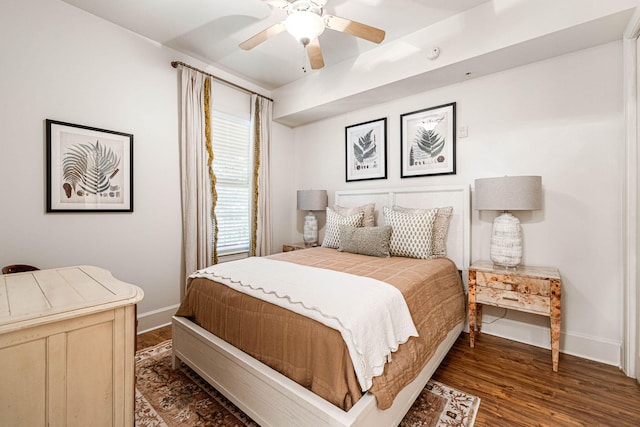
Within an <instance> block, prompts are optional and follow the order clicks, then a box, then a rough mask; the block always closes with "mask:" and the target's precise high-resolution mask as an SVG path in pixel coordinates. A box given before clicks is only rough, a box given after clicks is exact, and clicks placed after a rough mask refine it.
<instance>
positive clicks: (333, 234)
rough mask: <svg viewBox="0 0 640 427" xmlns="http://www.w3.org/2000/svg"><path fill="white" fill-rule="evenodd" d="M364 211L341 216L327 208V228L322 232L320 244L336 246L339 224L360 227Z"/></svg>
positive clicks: (338, 243) (328, 246) (338, 236)
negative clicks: (322, 237) (322, 236)
mask: <svg viewBox="0 0 640 427" xmlns="http://www.w3.org/2000/svg"><path fill="white" fill-rule="evenodd" d="M363 216H364V212H356V213H355V214H353V215H348V216H342V215H340V214H339V213H336V212H335V211H334V210H333V209H331V208H327V228H326V229H325V232H324V239H323V240H322V246H323V247H325V248H337V247H338V246H340V225H350V226H351V227H362V217H363Z"/></svg>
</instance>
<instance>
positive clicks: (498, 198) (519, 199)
mask: <svg viewBox="0 0 640 427" xmlns="http://www.w3.org/2000/svg"><path fill="white" fill-rule="evenodd" d="M473 207H474V209H476V210H487V211H532V210H538V209H542V177H540V176H503V177H498V178H482V179H476V182H475V191H474V202H473Z"/></svg>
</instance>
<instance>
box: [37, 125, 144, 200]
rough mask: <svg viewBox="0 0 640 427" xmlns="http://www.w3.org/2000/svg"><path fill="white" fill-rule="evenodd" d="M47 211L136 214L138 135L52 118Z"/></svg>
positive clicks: (48, 159)
mask: <svg viewBox="0 0 640 427" xmlns="http://www.w3.org/2000/svg"><path fill="white" fill-rule="evenodd" d="M46 132H47V212H133V135H132V134H129V133H123V132H116V131H112V130H106V129H98V128H94V127H89V126H82V125H76V124H71V123H65V122H59V121H55V120H46Z"/></svg>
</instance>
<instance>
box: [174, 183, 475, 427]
mask: <svg viewBox="0 0 640 427" xmlns="http://www.w3.org/2000/svg"><path fill="white" fill-rule="evenodd" d="M334 202H335V204H337V205H341V206H347V207H348V206H361V205H364V204H367V203H375V206H376V212H375V214H376V217H377V222H378V224H381V223H382V222H383V220H382V211H383V209H384V207H391V206H396V205H399V206H404V207H411V208H421V209H427V208H434V207H441V206H452V207H453V214H452V216H451V218H450V223H449V231H448V233H447V237H446V247H447V258H446V259H439V260H434V261H426V262H428V263H431V264H430V265H432V266H434V268H435V269H436V270H438V269H439V270H443V271H445V272H446V274H448V275H449V277H451V279H442V280H447V281H454V278H453V276H452V275H451V270H452V269H453V271H455V276H456V277H455V279H457V280H458V282H459V281H460V276H459V274H460V273H461V272H462V273H463V274H462V277H466V274H464V273H465V272H466V269H467V268H468V265H469V222H470V221H469V192H468V187H463V186H452V187H424V188H406V189H397V190H393V189H392V190H389V189H383V190H358V191H339V192H336V194H335V201H334ZM335 252H336V251H335V250H333V249H327V248H313V249H307V250H303V251H296V252H292V253H288V254H278V255H275V256H273V258H275V259H276V260H283V261H287V262H293V263H301V264H307V265H311V266H318V265H325V266H324V267H323V268H330V267H327V266H326V265H327V262H329V263H330V264H335V265H340V267H339V268H336V270H341V271H345V269H346V270H347V271H349V272H356V270H357V269H358V266H359V265H360V266H361V269H363V270H365V271H373V270H375V269H376V268H378V267H373V266H374V264H370V266H371V267H370V266H369V265H367V262H368V258H372V257H365V256H363V255H354V254H346V253H335ZM358 257H364V258H358ZM376 262H377V261H376ZM384 262H386V263H388V264H389V265H391V264H398V263H400V264H398V265H401V268H400V270H401V271H406V272H405V275H411V274H410V273H409V272H410V271H412V269H414V268H423V267H413V264H411V263H412V262H413V261H411V260H409V259H402V258H400V257H392V258H390V259H389V258H388V259H387V261H384ZM384 262H383V264H384ZM375 265H378V264H375ZM389 265H383V266H381V267H379V269H380V271H382V272H386V273H385V274H387V276H389V277H392V278H391V279H389V277H387V278H384V277H383V280H384V281H387V282H389V283H391V282H393V280H395V281H396V282H399V283H404V282H403V279H402V278H401V279H398V278H397V277H396V278H395V279H393V277H395V276H397V274H396V273H390V274H389V273H388V271H389V268H390V267H389ZM344 266H346V267H344ZM402 266H404V267H402ZM430 268H431V267H430ZM372 274H373V273H372ZM416 274H418V273H416ZM383 276H384V274H383ZM387 279H389V280H387ZM195 280H203V281H206V279H194V281H195ZM434 280H436V279H434ZM193 283H194V282H193V281H192V286H193ZM202 286H205V285H199V287H197V288H194V289H199V288H202ZM206 286H218V285H211V284H209V285H206ZM219 286H220V287H223V286H222V285H219ZM394 286H395V284H394ZM194 292H195V291H194ZM219 292H220V291H219ZM224 292H228V291H224ZM233 292H235V291H233ZM202 295H204V294H202ZM220 295H221V294H220ZM403 295H405V293H404V291H403ZM405 297H406V295H405ZM193 298H195V299H193ZM193 298H192V301H200V300H201V299H202V298H203V297H202V296H198V297H197V298H196V297H193ZM224 298H227V297H224ZM224 298H221V297H220V296H217V297H215V298H213V299H224ZM446 298H449V299H451V300H452V301H453V300H454V298H453V297H452V296H451V295H449V296H448V297H446ZM227 299H228V298H227ZM407 303H408V304H409V305H410V309H411V311H412V315H413V316H415V314H414V310H417V309H419V308H420V306H421V305H423V304H425V300H424V298H423V299H422V300H421V299H420V298H418V299H416V300H415V301H413V300H410V299H407ZM189 304H191V305H192V306H191V307H181V309H180V310H179V312H178V313H177V314H183V315H176V316H174V318H173V340H174V342H173V345H174V350H173V357H174V366H178V365H179V363H180V362H184V363H185V364H187V365H188V366H190V367H191V368H192V369H194V370H195V371H196V372H197V373H198V374H199V375H201V376H202V377H203V378H204V379H205V380H207V381H208V382H209V383H211V384H212V385H213V386H214V387H215V388H216V389H218V390H219V391H220V392H221V393H223V394H224V395H225V396H226V397H227V398H229V399H230V400H231V401H232V402H233V403H235V404H236V405H237V406H238V407H239V408H240V409H242V410H243V411H244V412H245V413H247V415H249V416H250V417H252V418H253V419H254V420H255V421H256V422H258V423H259V424H260V425H263V426H268V425H273V426H281V425H305V426H311V425H314V426H315V425H333V426H364V425H366V426H377V425H379V426H392V425H398V423H399V422H400V421H401V419H402V418H403V417H404V415H405V414H406V412H407V411H408V410H409V408H410V407H411V404H412V403H413V401H414V400H415V399H416V397H417V396H418V394H419V393H420V392H421V391H422V389H423V388H424V386H425V384H426V383H427V381H428V379H429V378H430V376H431V375H432V374H433V372H434V371H435V369H436V368H437V366H438V365H439V363H440V362H441V361H442V359H443V358H444V356H445V355H446V353H447V352H448V350H449V349H450V347H451V346H452V345H453V343H454V342H455V340H456V338H457V337H458V335H459V334H460V332H461V330H462V328H463V325H464V315H463V317H462V318H460V316H459V314H458V318H457V320H456V321H455V322H454V323H453V324H451V322H449V323H450V324H449V325H448V326H447V330H445V331H444V332H441V333H440V336H438V340H437V342H435V343H434V344H433V348H431V349H430V350H429V351H430V352H429V357H428V360H426V363H425V364H424V367H423V368H422V369H420V366H422V363H423V362H420V366H418V368H417V369H415V371H416V372H413V373H411V374H408V375H409V376H410V378H409V379H406V378H405V379H404V380H403V381H404V382H403V383H402V384H401V385H400V386H399V385H398V384H395V385H393V386H392V387H391V389H393V387H395V389H394V390H392V391H391V392H388V390H387V389H386V388H385V387H386V385H385V386H380V387H378V385H379V384H378V385H376V383H375V382H374V386H373V387H372V391H371V392H367V393H364V394H362V393H359V390H358V384H357V382H356V384H355V386H354V385H353V381H354V379H353V377H351V378H347V379H346V380H344V381H345V382H346V383H347V386H346V387H347V389H348V390H347V391H346V393H345V394H344V395H343V394H340V393H341V391H340V392H339V393H337V395H338V397H335V396H332V395H326V390H327V389H329V391H331V390H332V389H334V388H335V389H337V390H341V385H340V384H338V383H336V384H338V385H334V383H332V382H331V381H333V380H329V382H326V381H325V380H324V378H321V381H317V382H318V383H320V384H321V385H323V386H321V387H319V390H320V391H318V390H315V389H314V391H315V393H314V392H312V391H311V389H312V387H311V386H309V385H307V387H304V386H302V385H300V384H298V382H296V381H293V380H292V379H290V378H288V377H287V376H285V375H283V374H281V373H279V372H278V371H276V370H274V369H272V368H271V367H269V366H268V365H267V364H265V363H262V362H260V361H258V360H257V359H256V358H254V357H251V356H250V355H249V354H247V353H245V352H244V351H242V350H239V349H238V348H236V347H234V346H233V345H231V344H230V343H229V342H227V341H225V340H223V339H221V338H219V337H218V336H216V334H217V335H220V336H222V337H224V338H226V339H227V340H228V341H231V342H233V338H234V337H235V336H236V335H240V332H239V331H240V329H238V330H237V331H236V332H237V333H236V332H234V330H233V328H230V327H229V325H227V326H225V327H224V328H222V329H220V330H215V327H213V328H212V327H210V326H209V325H208V324H207V322H206V321H205V322H203V321H201V320H197V323H199V324H201V325H202V326H207V328H208V329H211V330H213V331H214V332H215V334H214V333H212V332H210V331H209V330H207V329H205V328H204V327H202V326H200V325H199V324H197V323H196V320H194V321H192V320H191V318H192V316H190V314H193V311H194V310H195V308H194V306H196V305H197V304H194V303H193V302H191V303H189ZM189 304H186V305H189ZM459 304H460V297H459V295H458V296H456V297H455V305H459ZM205 305H206V304H205ZM462 305H464V303H462ZM260 310H263V309H260ZM433 310H436V308H433V307H431V308H430V309H429V311H433ZM456 310H458V311H459V310H460V307H457V308H456ZM201 311H203V310H201ZM205 311H206V307H205ZM462 311H463V312H464V307H462ZM185 316H186V317H185ZM265 316H275V314H274V313H271V312H267V313H266V314H265ZM278 316H280V314H278ZM299 321H300V320H299V319H294V320H292V323H296V322H299ZM311 322H312V321H311ZM214 323H215V322H214ZM232 324H233V325H236V323H233V322H232ZM236 327H237V326H236ZM321 327H322V326H321ZM416 327H417V328H418V330H419V331H420V332H421V336H422V335H429V332H428V330H427V329H421V328H424V325H422V326H419V324H418V322H416ZM314 328H315V326H314ZM324 328H325V329H327V328H326V327H324ZM249 329H250V328H245V329H244V330H245V331H247V330H249ZM225 331H226V333H227V335H225ZM292 335H295V334H292ZM329 335H331V334H330V333H327V336H328V338H327V340H330V339H334V338H335V337H330V336H329ZM334 335H335V334H334ZM314 336H315V335H314ZM230 337H231V339H230ZM321 339H324V338H321ZM240 341H242V340H240ZM413 341H415V340H413ZM413 341H412V340H410V341H408V342H407V343H406V344H403V345H402V346H401V347H400V349H399V350H398V355H401V356H402V355H403V354H409V353H411V354H412V357H416V356H415V355H413V352H414V350H405V349H404V347H406V348H410V347H411V349H414V348H415V347H416V346H415V345H413V344H414V342H413ZM247 342H248V341H247ZM236 344H238V346H240V347H243V345H244V344H241V343H236ZM312 344H313V343H312ZM318 345H319V347H317V348H314V347H313V346H312V345H311V347H310V349H309V350H308V351H310V352H311V354H313V352H317V351H318V349H322V348H325V346H324V344H318ZM412 346H413V347H412ZM243 348H244V347H243ZM247 348H248V350H247ZM247 348H245V350H247V351H248V352H249V353H252V354H255V353H253V352H254V351H255V349H253V348H251V346H248V347H247ZM403 352H404V353H403ZM294 353H297V351H296V352H294ZM265 355H266V356H265ZM256 357H257V358H258V359H261V360H263V361H265V362H266V363H269V364H270V365H272V366H274V367H275V368H276V369H278V370H280V371H283V372H286V369H282V366H285V367H286V366H288V365H287V363H288V362H286V363H285V362H283V363H282V365H277V364H276V365H274V364H273V363H272V361H271V360H270V359H269V352H268V351H267V350H265V351H264V352H262V351H261V352H259V355H258V354H256ZM402 357H404V356H402ZM394 358H396V356H394ZM401 359H402V358H401V357H397V358H396V359H394V362H392V363H391V364H388V365H393V363H402V362H400V360H401ZM327 360H329V359H328V358H327ZM339 360H342V362H343V363H342V365H346V367H345V366H341V368H340V369H346V370H347V371H348V370H349V369H351V370H353V366H352V365H351V366H349V365H348V364H349V359H348V357H347V358H344V357H343V358H342V359H339ZM416 363H417V362H416ZM388 370H389V373H387V372H386V371H387V369H386V368H385V374H383V376H381V377H382V378H383V379H382V380H380V382H379V383H385V384H386V382H389V383H394V381H395V380H393V378H395V377H394V376H393V375H398V374H397V373H396V374H393V372H392V371H393V369H391V368H389V369H388ZM404 370H405V369H402V371H401V372H403V371H404ZM295 374H296V372H295V369H294V371H293V374H292V373H291V372H289V373H288V375H289V376H291V377H292V378H296V380H298V378H297V377H296V375H295ZM313 375H315V374H313ZM302 376H303V377H304V376H305V373H304V372H303V373H302ZM336 376H340V377H341V376H342V373H340V374H339V375H336ZM314 378H315V377H314ZM376 379H377V378H374V380H376ZM387 380H389V381H387ZM314 381H315V380H314ZM340 381H343V380H342V379H340ZM407 382H408V384H407ZM301 383H304V382H301ZM314 383H315V382H314ZM349 384H351V386H349ZM354 389H355V392H354V391H353V390H354ZM323 393H325V394H323ZM358 393H359V394H358ZM373 393H378V394H377V396H378V397H377V399H376V397H375V396H374V394H373ZM386 393H391V394H389V395H387V394H386ZM320 396H323V397H320ZM343 396H344V397H343ZM332 399H333V400H332ZM335 399H337V400H338V401H334V400H335ZM341 399H344V400H343V401H341ZM341 407H342V408H345V409H348V410H344V409H341Z"/></svg>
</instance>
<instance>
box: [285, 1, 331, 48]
mask: <svg viewBox="0 0 640 427" xmlns="http://www.w3.org/2000/svg"><path fill="white" fill-rule="evenodd" d="M284 26H285V28H286V29H287V31H288V32H289V34H291V35H292V36H293V37H295V39H296V40H298V41H299V42H300V43H302V44H303V45H304V46H306V45H308V44H309V42H310V41H311V40H313V39H315V38H316V37H318V36H319V35H320V34H322V32H323V31H324V21H323V20H322V17H320V15H317V14H315V13H313V12H309V11H308V10H301V11H297V12H294V13H292V14H291V15H289V16H288V17H287V19H286V20H285V21H284Z"/></svg>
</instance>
